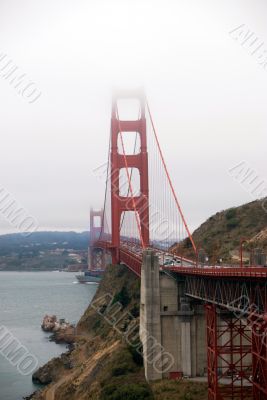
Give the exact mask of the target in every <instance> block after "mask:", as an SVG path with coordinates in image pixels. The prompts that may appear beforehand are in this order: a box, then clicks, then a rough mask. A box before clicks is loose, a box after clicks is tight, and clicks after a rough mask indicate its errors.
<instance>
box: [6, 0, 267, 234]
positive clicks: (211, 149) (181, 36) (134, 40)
mask: <svg viewBox="0 0 267 400" xmlns="http://www.w3.org/2000/svg"><path fill="white" fill-rule="evenodd" d="M266 15H267V4H266V2H265V1H263V0H262V1H259V0H254V1H253V0H250V1H248V0H234V1H233V0H232V1H230V0H220V1H218V0H210V1H209V0H189V1H181V0H173V1H172V0H170V1H166V0H165V1H156V0H153V1H152V0H142V1H139V0H137V1H129V0H121V1H119V0H109V1H104V0H98V1H92V0H89V1H88V0H87V1H85V0H75V1H74V0H72V1H70V0H64V1H63V0H53V1H52V0H45V1H41V0H0V59H1V54H5V55H7V58H8V59H10V60H12V62H13V64H14V65H15V66H17V67H18V68H19V70H20V71H21V73H25V74H26V75H27V77H28V80H29V81H30V82H34V84H35V85H36V88H37V90H38V91H39V92H38V93H41V95H40V97H39V98H38V99H37V100H36V101H34V102H33V103H30V102H29V101H27V98H26V97H27V96H24V97H23V96H21V95H19V94H18V93H17V90H16V89H15V88H14V85H12V84H10V83H9V82H8V81H7V79H5V78H4V77H3V76H1V74H2V75H3V73H1V66H3V64H1V63H0V109H1V118H0V132H1V146H0V187H1V188H5V190H7V191H8V192H10V193H11V194H12V196H13V197H14V199H16V200H17V201H18V202H19V204H21V205H22V206H23V207H24V208H25V209H26V210H27V212H28V213H29V214H30V215H32V216H34V218H35V219H36V220H37V221H38V229H39V230H50V229H51V230H79V231H80V230H86V229H88V226H89V211H90V207H91V206H92V207H96V208H100V207H101V206H102V203H103V198H104V189H105V186H104V182H103V180H100V179H99V178H98V177H97V176H96V175H95V173H94V170H95V169H96V168H97V167H98V166H100V165H102V164H103V163H104V162H106V158H107V152H108V140H109V130H110V111H111V110H110V109H111V95H112V90H113V88H136V87H140V86H142V87H144V88H145V92H146V95H147V98H148V101H149V104H150V107H151V111H152V113H153V117H154V121H155V124H156V127H157V131H158V135H159V139H160V142H161V145H162V148H163V151H164V155H165V158H166V161H167V164H168V168H169V170H170V173H171V176H172V179H173V182H174V186H175V189H176V192H177V194H178V197H179V199H180V201H181V205H182V207H183V210H184V213H185V216H186V219H187V221H188V224H189V226H190V228H191V229H192V230H193V229H194V228H196V227H197V226H198V225H199V224H200V223H202V222H203V221H204V220H205V219H206V218H208V217H209V216H210V215H211V214H213V213H215V212H217V211H220V210H222V209H225V208H228V207H232V206H236V205H240V204H242V203H245V202H248V201H251V200H253V199H255V198H257V197H260V193H259V192H257V191H256V192H255V193H252V190H250V188H249V187H244V185H242V183H240V181H238V180H237V179H234V177H233V176H232V175H231V173H230V172H229V170H230V169H231V168H233V167H234V166H235V165H237V164H239V163H241V162H243V163H245V164H246V165H249V166H250V167H251V168H252V169H253V170H254V171H255V173H256V174H257V176H258V177H260V178H261V180H262V181H263V182H265V180H266V181H267V171H266V144H267V139H266V131H267V129H266V128H267V120H266V104H267V67H265V66H264V63H263V65H262V64H261V61H263V60H264V57H265V55H266V54H267V25H266ZM240 26H241V28H238V27H240ZM242 26H243V27H242ZM233 30H234V32H233ZM247 31H250V32H251V33H253V34H254V36H253V37H252V39H253V38H258V41H257V43H259V44H260V43H263V44H262V46H261V49H260V50H259V51H258V52H257V53H255V54H251V53H252V50H251V46H252V45H253V43H252V41H251V39H250V41H247V42H245V43H244V44H242V43H243V42H244V41H245V37H246V36H245V35H246V32H247ZM237 33H238V35H237ZM255 40H256V39H255ZM265 42H266V45H265ZM260 55H261V57H259V56H260ZM4 72H5V71H4ZM36 93H37V92H36ZM7 232H16V229H15V228H14V226H12V225H11V224H10V222H9V221H8V220H7V219H6V218H5V217H4V216H3V215H2V214H1V213H0V233H7Z"/></svg>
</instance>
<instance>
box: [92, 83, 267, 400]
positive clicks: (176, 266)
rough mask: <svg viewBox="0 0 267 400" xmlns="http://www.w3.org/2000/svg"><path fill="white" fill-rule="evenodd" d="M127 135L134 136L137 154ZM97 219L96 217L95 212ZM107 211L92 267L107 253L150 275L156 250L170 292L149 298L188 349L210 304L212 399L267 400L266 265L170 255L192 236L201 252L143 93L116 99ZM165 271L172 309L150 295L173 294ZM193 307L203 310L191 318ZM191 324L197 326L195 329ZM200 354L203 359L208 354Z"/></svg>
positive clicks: (207, 332)
mask: <svg viewBox="0 0 267 400" xmlns="http://www.w3.org/2000/svg"><path fill="white" fill-rule="evenodd" d="M132 98H133V99H134V100H135V101H136V102H137V103H138V112H137V116H136V117H135V118H131V119H129V118H126V119H125V118H123V115H122V114H123V112H121V110H120V104H119V103H120V102H121V101H126V102H127V101H128V100H131V99H132ZM146 115H148V117H149V118H148V120H147V119H146ZM126 137H131V138H132V139H133V140H132V143H133V146H132V151H130V152H129V146H128V145H127V141H126V140H125V138H126ZM98 216H99V215H98ZM91 217H92V218H93V217H94V212H93V211H92V212H91ZM100 217H101V224H100V229H99V228H94V224H93V222H92V220H91V226H92V227H93V235H91V239H92V240H91V265H92V268H93V269H98V268H100V269H103V268H104V267H105V263H106V258H105V257H106V254H111V256H112V260H113V263H114V264H117V263H122V264H124V265H125V266H126V267H128V268H129V269H130V270H131V271H133V272H134V273H135V274H136V275H137V276H138V277H139V278H141V276H142V279H143V276H144V272H142V271H143V269H144V261H143V254H144V252H146V251H147V249H149V250H151V251H153V254H154V257H156V258H157V260H158V264H159V270H158V274H159V275H160V276H161V278H160V279H159V281H157V280H153V282H155V285H160V283H158V284H157V283H156V282H161V284H162V285H163V288H162V290H163V292H164V296H163V295H162V293H161V292H160V290H161V289H160V286H158V287H157V288H156V287H154V288H153V287H150V288H149V290H148V287H144V296H145V298H146V301H147V304H149V310H150V311H149V312H150V313H151V316H153V318H154V320H155V321H156V322H155V323H156V324H160V323H161V322H160V319H159V316H157V315H155V312H156V311H155V310H158V311H157V312H158V313H159V314H160V316H161V318H162V320H163V321H164V322H163V325H164V324H165V325H166V321H169V322H168V324H169V325H168V324H167V325H168V326H174V324H172V323H171V322H170V321H171V320H172V318H173V320H174V319H175V321H176V322H175V324H176V325H175V326H176V327H177V326H178V327H179V329H180V330H179V332H180V334H181V335H184V336H183V337H184V342H183V341H182V342H181V343H182V344H180V345H179V346H180V347H181V348H182V347H183V344H185V345H186V341H187V339H188V332H189V336H190V335H192V332H195V333H193V334H196V335H197V328H192V326H193V325H192V321H193V320H194V321H195V322H194V324H200V326H204V325H203V324H202V322H201V321H202V319H201V318H202V317H201V312H200V311H199V310H200V307H202V308H203V318H205V326H206V329H205V335H206V360H207V362H206V372H207V377H208V398H209V400H228V399H229V400H230V399H231V400H237V399H241V400H250V399H254V400H263V399H265V400H266V399H267V351H266V344H267V343H266V335H267V317H266V315H267V290H266V283H265V282H267V279H266V278H267V270H266V269H264V268H261V267H259V266H257V265H255V266H251V267H236V268H234V267H231V268H230V267H228V266H214V267H208V266H206V265H204V264H203V263H202V264H201V265H198V263H197V262H196V261H192V260H188V259H186V258H185V257H184V256H183V254H181V253H179V254H177V251H176V254H175V255H174V254H171V251H170V248H172V249H174V247H175V248H179V244H180V243H181V242H182V241H183V240H184V239H186V238H187V241H188V243H189V246H191V249H192V252H193V253H194V254H195V260H197V258H198V255H197V247H196V245H195V243H194V241H193V238H192V236H191V234H190V231H189V229H188V226H187V223H186V220H185V217H184V214H183V212H182V209H181V206H180V203H179V201H178V199H177V196H176V194H175V191H174V187H173V184H172V181H171V179H170V175H169V172H168V170H167V166H166V162H165V160H164V157H163V152H162V150H161V147H160V145H159V140H158V136H157V133H156V130H155V125H154V122H153V119H152V116H151V112H150V109H149V106H148V104H147V102H146V100H145V97H144V94H143V93H142V92H141V93H140V92H137V91H136V92H130V93H127V92H123V93H120V94H117V95H115V96H114V98H113V105H112V115H111V132H110V146H109V157H108V163H107V171H106V188H105V203H104V209H103V211H101V215H100ZM91 230H92V229H91ZM174 244H175V246H174V247H173V245H174ZM170 258H172V260H171V261H170ZM151 265H152V264H151ZM153 265H154V264H153ZM153 268H154V267H153ZM162 276H165V277H167V278H168V279H172V282H173V280H174V281H175V282H177V290H176V289H175V287H174V286H172V285H173V283H171V284H170V287H172V290H173V292H172V293H176V292H177V295H175V296H176V297H177V302H178V303H179V304H178V303H177V304H178V306H177V309H175V310H174V309H173V311H170V310H169V309H168V307H173V303H172V304H169V305H168V306H166V305H165V306H164V305H163V306H162V307H163V309H160V307H161V305H160V301H159V302H158V303H157V301H155V297H153V298H154V303H155V304H154V309H153V301H150V300H151V299H150V300H149V295H148V293H150V295H151V296H155V293H156V292H157V290H159V292H158V296H161V297H162V299H165V298H170V297H171V296H170V295H168V291H167V290H166V288H165V289H164V285H165V284H166V282H167V280H168V279H167V278H166V279H162ZM154 278H155V276H154ZM154 278H153V279H154ZM151 279H152V278H151ZM151 282H152V281H150V283H151ZM170 282H171V281H170ZM167 286H168V285H167ZM181 288H182V289H181ZM175 296H172V299H174V298H176V297H175ZM157 298H158V297H157ZM162 299H161V300H162ZM178 299H179V300H178ZM186 299H188V303H187V300H186ZM162 301H163V300H162ZM164 301H165V300H164ZM168 301H169V300H168ZM173 301H174V300H172V302H173ZM156 303H157V306H156ZM162 304H163V303H162ZM189 304H191V306H192V307H193V309H191V308H190V307H191V306H190V307H189ZM147 307H148V306H147ZM166 309H168V311H166ZM194 310H197V312H196V315H195V317H192V315H193V313H194V312H195V311H194ZM204 310H205V312H204ZM146 311H147V312H148V310H146ZM142 312H143V316H144V315H146V313H144V310H143V311H142ZM153 313H154V314H153ZM191 317H192V318H191ZM151 318H152V317H151ZM153 318H152V320H153ZM194 318H195V319H194ZM144 321H146V317H144ZM177 321H178V322H177ZM190 321H191V322H190ZM189 322H190V323H189ZM188 324H189V325H188ZM190 324H191V325H190ZM167 325H166V326H167ZM157 326H158V325H157ZM189 326H191V328H190V329H191V331H190V330H189V331H188V329H189V328H188V327H189ZM151 329H152V328H151ZM192 329H193V330H192ZM194 329H195V330H194ZM155 332H156V335H157V336H158V338H159V340H161V341H162V343H163V342H164V340H165V342H166V343H167V342H168V340H167V341H166V337H165V338H164V334H163V331H162V332H161V334H159V330H158V328H157V329H156V330H155ZM190 332H191V334H190ZM202 333H203V332H202ZM167 334H168V335H169V336H171V335H177V332H172V331H171V330H170V329H168V332H167ZM192 340H193V339H192ZM172 343H174V342H172ZM175 343H176V342H175ZM172 346H173V345H172ZM190 346H192V343H191V345H190ZM194 346H196V343H195V344H194V345H193V347H192V349H191V350H190V351H191V353H192V357H195V355H194V354H193V353H194V352H198V351H199V350H196V351H195V347H194ZM179 351H180V353H179V354H180V355H179V357H180V358H181V357H182V358H184V359H187V358H188V354H189V353H190V352H189V353H188V354H186V353H185V352H184V353H183V351H182V349H180V350H179ZM191 353H190V354H191ZM201 357H202V361H203V355H201ZM180 361H181V360H180ZM180 361H179V362H180ZM202 361H201V362H202ZM176 364H177V363H176ZM189 364H190V362H189V360H188V359H187V361H186V362H185V360H182V361H181V362H180V364H179V365H182V366H184V369H185V370H187V371H190V373H192V375H194V374H195V375H197V374H198V372H197V371H199V367H197V365H195V366H193V367H192V365H191V367H190V368H189V367H188V365H189ZM177 365H178V364H177ZM177 368H178V367H177ZM192 371H195V372H192ZM170 372H172V373H173V372H175V371H170ZM176 372H177V371H176ZM180 372H184V371H180ZM190 373H189V374H190ZM151 376H153V374H152V375H151ZM156 376H157V377H158V376H159V375H157V374H156Z"/></svg>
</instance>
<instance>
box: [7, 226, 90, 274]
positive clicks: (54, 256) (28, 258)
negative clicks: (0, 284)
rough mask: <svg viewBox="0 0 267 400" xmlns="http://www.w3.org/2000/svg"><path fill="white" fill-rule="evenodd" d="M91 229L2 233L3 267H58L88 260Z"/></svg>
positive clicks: (25, 268)
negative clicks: (27, 233)
mask: <svg viewBox="0 0 267 400" xmlns="http://www.w3.org/2000/svg"><path fill="white" fill-rule="evenodd" d="M88 244H89V232H82V233H77V232H35V233H32V234H31V235H29V236H28V237H26V236H24V235H23V234H20V233H17V234H9V235H1V236H0V270H4V271H11V270H19V271H23V270H30V271H38V270H55V269H64V268H66V267H68V266H69V265H73V264H77V263H81V264H86V263H87V250H88Z"/></svg>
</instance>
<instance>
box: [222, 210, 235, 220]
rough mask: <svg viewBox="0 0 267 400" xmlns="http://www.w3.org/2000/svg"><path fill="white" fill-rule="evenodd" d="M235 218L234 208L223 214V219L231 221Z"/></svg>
mask: <svg viewBox="0 0 267 400" xmlns="http://www.w3.org/2000/svg"><path fill="white" fill-rule="evenodd" d="M234 217H236V209H235V208H230V210H228V211H226V213H225V218H226V219H228V220H229V219H232V218H234Z"/></svg>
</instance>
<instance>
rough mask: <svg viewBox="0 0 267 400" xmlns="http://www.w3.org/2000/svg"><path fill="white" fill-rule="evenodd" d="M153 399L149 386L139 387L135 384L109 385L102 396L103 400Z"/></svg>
mask: <svg viewBox="0 0 267 400" xmlns="http://www.w3.org/2000/svg"><path fill="white" fill-rule="evenodd" d="M152 398H153V397H152V394H151V391H150V389H149V387H148V386H147V385H145V384H143V385H137V384H135V383H130V384H128V385H116V384H111V385H107V386H106V387H104V389H103V390H102V394H101V400H152Z"/></svg>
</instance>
